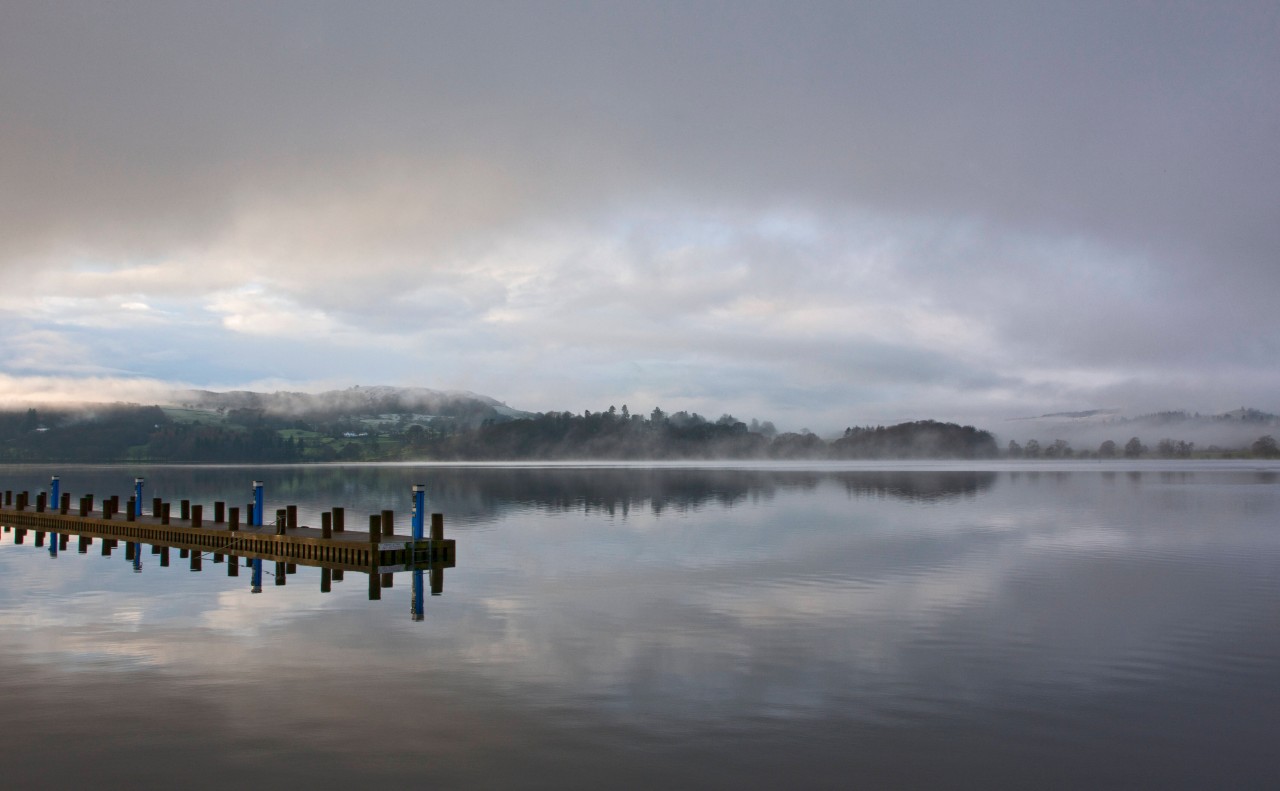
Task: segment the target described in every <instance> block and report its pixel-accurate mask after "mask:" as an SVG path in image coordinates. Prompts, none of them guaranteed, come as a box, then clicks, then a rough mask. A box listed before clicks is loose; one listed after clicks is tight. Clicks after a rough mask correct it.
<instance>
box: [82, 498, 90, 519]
mask: <svg viewBox="0 0 1280 791" xmlns="http://www.w3.org/2000/svg"><path fill="white" fill-rule="evenodd" d="M88 515H89V498H87V497H81V498H80V516H82V517H83V516H88Z"/></svg>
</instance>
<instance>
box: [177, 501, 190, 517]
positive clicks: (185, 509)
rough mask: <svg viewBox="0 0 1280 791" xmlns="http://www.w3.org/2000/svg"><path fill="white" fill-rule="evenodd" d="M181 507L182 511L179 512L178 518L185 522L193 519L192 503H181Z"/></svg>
mask: <svg viewBox="0 0 1280 791" xmlns="http://www.w3.org/2000/svg"><path fill="white" fill-rule="evenodd" d="M179 507H180V510H179V511H178V518H179V519H181V520H182V521H184V522H185V521H187V520H188V519H190V518H191V501H190V500H183V501H182V502H181V503H179Z"/></svg>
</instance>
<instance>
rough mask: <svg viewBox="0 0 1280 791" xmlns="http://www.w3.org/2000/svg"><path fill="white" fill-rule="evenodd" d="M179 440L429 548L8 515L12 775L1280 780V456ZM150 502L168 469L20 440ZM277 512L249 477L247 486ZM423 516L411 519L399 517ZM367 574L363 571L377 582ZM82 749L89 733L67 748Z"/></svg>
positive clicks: (79, 478) (81, 480) (76, 479)
mask: <svg viewBox="0 0 1280 791" xmlns="http://www.w3.org/2000/svg"><path fill="white" fill-rule="evenodd" d="M972 467H973V465H970V466H956V465H946V464H918V465H901V466H900V467H899V468H897V469H875V468H870V467H860V466H858V465H823V464H811V465H797V466H791V467H769V466H763V465H761V466H753V465H738V466H736V467H735V466H730V465H722V466H718V467H694V466H626V465H564V466H525V467H518V468H511V467H501V466H496V465H494V466H486V465H473V466H466V467H448V466H440V467H424V466H413V465H400V466H395V465H387V466H357V467H340V466H333V467H265V468H247V467H219V468H205V467H155V468H150V469H146V470H144V471H142V473H141V474H144V475H145V476H146V478H147V486H148V496H150V494H151V493H152V492H154V493H155V495H156V496H163V497H165V498H166V499H177V498H180V497H191V498H192V499H193V500H194V501H197V502H199V501H202V500H203V501H204V502H212V501H213V500H228V501H230V502H231V503H233V504H234V503H235V502H236V499H237V496H238V498H239V499H241V500H245V501H247V499H248V489H249V481H250V480H252V479H254V478H258V479H261V480H264V481H265V483H266V490H267V506H268V508H273V507H279V506H282V505H283V504H285V503H296V504H297V505H299V512H300V519H301V521H303V522H304V523H306V522H308V521H309V520H311V519H312V515H314V514H317V513H319V512H320V511H321V510H324V509H327V508H329V507H331V506H333V505H342V506H344V507H346V508H347V509H348V514H355V516H350V517H349V520H351V521H353V522H354V521H357V520H358V518H359V514H360V512H361V511H362V510H367V511H369V512H372V511H375V510H379V509H381V508H388V507H393V508H396V509H397V512H398V521H401V522H403V523H405V524H407V510H406V508H407V504H408V492H409V487H410V486H411V485H412V484H414V483H426V484H427V486H428V508H429V509H430V510H433V511H441V512H443V513H445V514H446V534H447V535H448V536H450V537H453V538H456V539H457V540H458V561H457V566H456V568H452V569H448V571H447V575H446V583H445V588H444V593H443V595H442V596H439V597H432V598H431V599H429V600H428V601H427V607H426V619H425V621H424V622H422V623H414V622H412V621H411V620H410V618H409V613H408V609H409V608H408V604H409V590H408V586H407V584H406V583H405V582H404V580H402V579H401V578H400V577H402V576H403V575H400V576H398V578H397V581H396V584H395V586H394V587H392V588H391V589H389V590H385V591H384V592H383V599H382V600H381V601H372V602H371V601H368V600H367V599H366V597H365V589H364V586H363V585H362V584H361V581H360V580H359V579H348V580H347V581H345V582H343V583H341V584H335V585H334V588H333V592H332V593H330V594H321V593H319V574H318V571H317V570H315V569H308V568H305V567H302V568H300V570H299V573H298V574H297V575H295V576H291V577H289V578H288V583H287V585H285V586H283V587H278V588H276V587H268V589H267V590H266V591H265V592H264V593H263V594H262V595H251V594H250V593H249V590H248V584H247V580H246V579H245V578H243V577H241V578H239V579H230V578H227V577H225V576H224V575H223V574H222V573H221V571H222V569H221V567H220V566H212V565H208V564H207V565H206V566H205V571H204V572H202V573H199V574H195V573H191V572H189V571H188V570H187V569H185V568H176V567H175V568H159V567H158V566H157V565H156V564H155V562H154V559H153V558H152V557H151V556H149V555H148V556H145V566H144V568H143V571H142V573H141V574H135V573H134V572H133V571H132V568H131V567H129V566H128V564H126V563H125V562H124V561H123V560H122V559H120V558H119V557H113V558H103V557H100V556H98V555H97V554H96V553H95V552H90V554H88V555H77V554H76V553H75V552H74V550H73V551H72V552H69V553H63V554H62V555H60V556H59V557H58V558H57V559H56V560H55V559H53V558H51V557H49V555H48V553H47V552H46V551H44V550H43V549H36V548H34V547H32V546H31V541H30V539H28V541H27V543H26V544H25V545H23V546H16V545H14V543H13V534H12V533H7V534H3V535H0V623H3V624H4V628H3V630H0V657H3V661H4V665H5V667H6V668H8V670H7V672H6V673H5V674H3V677H2V678H0V697H2V699H3V700H4V701H5V703H6V705H5V706H4V707H3V708H2V709H0V727H2V728H3V729H4V732H5V733H6V734H11V735H10V737H9V749H6V750H5V751H4V752H3V753H0V773H2V774H3V776H5V777H7V778H13V780H12V782H16V783H18V784H19V785H22V786H24V787H30V786H52V785H68V784H71V783H78V782H91V781H92V782H95V783H97V784H107V785H130V784H139V783H141V784H143V785H147V784H154V785H163V784H173V783H182V784H184V785H187V786H195V787H201V786H225V785H226V784H227V783H228V782H239V781H240V780H241V779H243V778H246V777H247V778H252V780H253V782H255V783H259V782H287V783H289V784H290V785H298V784H306V785H308V786H314V787H319V788H330V787H332V788H337V787H350V785H351V784H352V783H353V782H360V783H363V784H370V783H379V782H381V783H384V784H389V785H392V786H396V787H399V786H402V785H409V784H415V785H416V784H418V783H420V782H422V779H423V777H424V775H423V773H424V772H425V771H428V769H429V774H430V777H431V779H432V781H433V782H438V783H443V784H445V785H460V784H468V785H499V786H513V787H548V788H550V787H557V788H563V787H580V788H587V787H602V786H604V787H642V786H646V787H651V786H653V785H655V784H664V785H680V784H686V785H687V784H689V783H693V784H696V785H698V786H700V787H717V788H718V787H723V788H728V787H735V788H756V787H777V786H778V785H779V784H780V783H781V784H784V785H796V786H801V787H836V786H839V787H849V786H850V785H853V786H857V785H866V786H881V787H883V786H892V785H896V786H904V785H914V786H924V785H927V786H932V787H974V786H975V785H976V786H979V787H989V788H1026V787H1036V788H1079V787H1114V788H1119V787H1133V786H1135V785H1144V786H1150V787H1162V788H1203V787H1259V786H1263V785H1265V784H1266V783H1267V782H1269V781H1270V777H1271V774H1272V772H1271V768H1270V766H1269V761H1268V760H1267V758H1266V756H1267V750H1266V747H1267V746H1268V745H1269V743H1270V740H1271V738H1272V734H1274V732H1275V730H1276V728H1277V726H1280V692H1278V691H1277V690H1280V683H1277V682H1280V630H1278V629H1277V628H1276V627H1277V626H1280V621H1277V612H1280V535H1278V534H1277V532H1276V530H1275V514H1276V513H1280V466H1277V465H1274V464H1273V465H1265V464H1257V463H1252V464H1238V465H1226V464H1223V465H1203V464H1202V465H1196V464H1177V463H1165V464H1144V465H1140V466H1137V467H1133V466H1130V467H1125V466H1124V465H1119V464H1116V465H1099V464H1058V465H1054V466H1050V465H1022V466H1017V465H995V464H993V465H987V466H985V467H984V468H981V469H973V468H972ZM54 472H56V473H58V474H60V475H61V476H62V482H63V487H64V490H66V491H71V492H73V493H78V492H87V491H90V490H92V491H94V492H95V493H96V494H98V495H99V496H103V495H107V494H112V493H121V494H124V493H125V490H126V488H127V486H128V483H129V482H130V481H131V480H132V475H133V474H135V472H134V470H132V469H129V470H124V469H122V468H105V467H94V468H65V467H64V468H63V469H61V470H57V471H52V470H50V469H41V468H31V467H27V468H6V469H2V470H0V475H2V476H3V484H0V485H2V486H3V488H14V487H19V488H35V487H38V486H41V485H44V484H47V482H48V475H49V474H53V473H54ZM241 505H243V503H241ZM399 513H404V514H405V516H404V517H400V516H399ZM349 576H354V577H359V576H361V575H349ZM68 759H74V760H68Z"/></svg>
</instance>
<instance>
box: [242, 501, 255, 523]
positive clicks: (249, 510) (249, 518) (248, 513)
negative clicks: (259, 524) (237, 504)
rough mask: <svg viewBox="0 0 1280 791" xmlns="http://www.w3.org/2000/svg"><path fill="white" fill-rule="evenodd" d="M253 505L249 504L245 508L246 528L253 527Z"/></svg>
mask: <svg viewBox="0 0 1280 791" xmlns="http://www.w3.org/2000/svg"><path fill="white" fill-rule="evenodd" d="M253 522H254V520H253V503H248V504H246V505H245V507H244V526H245V527H253Z"/></svg>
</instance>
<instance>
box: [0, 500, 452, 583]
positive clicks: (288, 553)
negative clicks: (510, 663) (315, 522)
mask: <svg viewBox="0 0 1280 791" xmlns="http://www.w3.org/2000/svg"><path fill="white" fill-rule="evenodd" d="M164 521H165V520H164V519H163V518H162V517H156V516H135V517H133V519H131V520H130V519H127V517H126V516H125V515H123V514H115V515H113V516H112V517H110V518H105V519H104V518H103V517H101V516H99V515H94V516H79V515H78V514H71V513H68V514H61V513H58V512H49V511H45V512H37V511H33V510H30V509H24V510H17V509H15V508H3V507H0V524H3V525H5V526H9V527H13V528H15V529H20V530H31V531H35V532H47V533H59V534H62V533H65V534H69V535H75V536H84V537H86V538H89V539H106V540H116V541H124V542H128V543H144V544H151V545H152V546H161V547H172V548H175V549H186V550H191V551H196V552H212V553H217V554H224V555H235V556H239V557H247V558H253V559H259V560H270V561H280V562H285V563H296V564H300V565H304V566H317V567H323V568H330V569H345V570H348V571H359V572H369V571H373V572H376V573H384V574H385V573H392V572H396V571H406V570H411V569H414V568H423V567H426V566H428V565H434V564H439V565H442V566H444V567H446V568H448V567H452V566H453V565H454V563H455V561H456V544H455V542H454V540H453V539H448V538H441V537H432V538H424V539H422V540H419V541H414V540H413V539H412V538H411V537H409V536H397V535H395V534H394V533H393V534H385V533H381V532H380V533H379V534H378V535H377V536H373V535H371V534H370V533H369V532H356V531H347V530H342V531H338V532H333V531H332V530H331V531H330V535H329V537H327V538H326V537H325V535H324V530H323V529H321V528H315V527H308V526H304V525H300V526H298V527H287V526H286V527H278V526H277V525H275V524H271V525H262V526H245V525H240V526H238V528H237V529H234V530H233V529H231V525H230V524H229V523H227V522H221V523H218V522H214V523H210V522H206V521H203V520H201V522H200V524H199V525H198V526H197V525H196V524H194V523H193V522H194V520H192V519H190V518H188V519H185V520H184V519H170V520H168V524H165V523H164ZM380 524H381V523H380Z"/></svg>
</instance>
